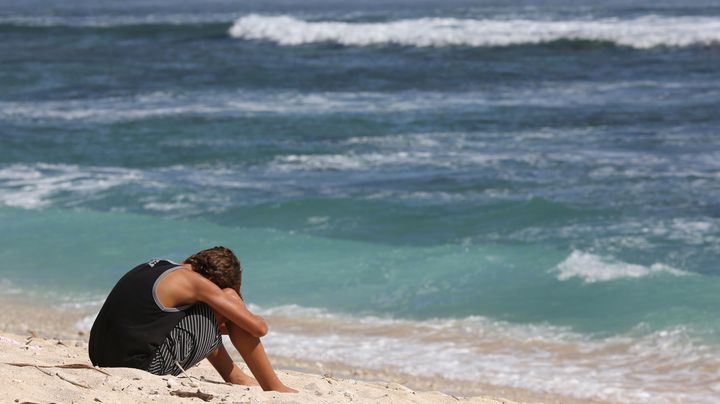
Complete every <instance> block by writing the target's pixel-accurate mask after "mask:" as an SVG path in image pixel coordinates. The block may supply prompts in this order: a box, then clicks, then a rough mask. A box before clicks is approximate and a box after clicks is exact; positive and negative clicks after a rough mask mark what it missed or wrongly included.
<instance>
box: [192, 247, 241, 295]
mask: <svg viewBox="0 0 720 404" xmlns="http://www.w3.org/2000/svg"><path fill="white" fill-rule="evenodd" d="M183 263H184V264H190V265H192V269H193V271H195V272H197V273H199V274H200V275H202V276H204V277H206V278H208V279H209V280H210V281H212V282H213V283H214V284H216V285H218V286H219V287H220V288H221V289H225V288H233V289H235V290H236V291H237V292H238V294H239V293H240V286H241V285H242V268H241V267H240V260H238V258H237V257H236V256H235V254H233V252H232V250H230V249H229V248H226V247H213V248H208V249H207V250H202V251H200V252H197V253H195V254H193V255H191V256H190V257H188V258H187V259H186V260H185V261H183Z"/></svg>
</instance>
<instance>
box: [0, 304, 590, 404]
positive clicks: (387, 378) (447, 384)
mask: <svg viewBox="0 0 720 404" xmlns="http://www.w3.org/2000/svg"><path fill="white" fill-rule="evenodd" d="M0 302H2V303H3V306H4V307H5V310H3V314H2V315H0V333H1V334H2V335H10V336H14V337H8V338H11V339H18V338H23V337H22V336H25V337H27V338H31V339H33V340H35V339H38V340H43V341H49V340H57V341H63V343H69V345H70V346H75V345H78V349H77V350H75V351H74V352H73V355H75V356H76V357H77V359H78V360H79V361H82V362H84V363H90V362H89V360H88V358H87V349H86V346H87V340H88V337H89V333H88V332H85V331H81V330H78V329H77V328H76V323H77V322H78V321H79V320H81V319H83V318H85V317H87V316H88V315H92V314H94V313H95V311H96V309H95V308H84V309H74V308H73V309H71V308H61V307H46V306H40V305H33V304H30V303H27V302H22V303H19V302H17V301H12V300H9V299H8V298H7V297H2V298H0ZM269 321H270V324H271V330H272V321H271V319H269ZM271 332H272V331H271ZM80 346H84V347H85V348H83V349H84V350H82V349H79V347H80ZM226 346H227V344H226ZM228 351H229V352H230V353H231V356H233V359H234V360H236V361H237V362H238V363H239V364H243V365H244V363H243V362H242V359H241V358H240V357H239V355H238V354H237V352H235V351H234V349H228ZM269 356H270V359H271V360H272V363H273V365H274V367H275V368H276V369H277V370H278V371H281V370H282V371H283V372H290V374H293V375H295V374H296V373H297V374H300V375H302V377H310V378H313V380H314V379H315V378H331V379H334V378H341V379H342V380H346V381H347V380H352V381H353V382H355V383H361V384H368V383H369V384H371V385H373V384H378V383H379V384H383V383H384V384H391V385H398V386H407V387H403V388H405V389H408V390H410V389H413V390H415V391H414V392H413V394H414V395H416V394H426V393H431V392H435V393H433V394H436V393H437V394H442V395H443V396H445V397H450V398H452V397H457V398H461V397H465V398H466V399H469V400H475V399H478V400H485V399H486V398H487V397H488V396H490V397H503V399H501V400H502V401H501V402H535V403H537V402H542V403H571V404H572V403H602V401H595V400H583V399H577V398H574V397H571V396H565V395H562V396H561V395H554V394H544V393H541V392H536V391H531V390H527V389H521V388H513V387H508V386H498V385H492V384H487V383H482V382H470V381H464V380H454V379H448V378H443V377H439V376H427V377H423V376H417V375H410V374H407V373H403V372H401V371H398V370H396V369H392V368H389V367H386V368H383V369H371V368H365V367H362V364H358V365H359V366H351V365H349V364H347V363H342V362H333V361H313V360H307V359H298V358H292V357H288V356H281V355H273V354H272V352H270V353H269ZM27 359H29V358H25V359H24V360H22V362H30V361H29V360H27ZM58 359H60V358H58ZM203 362H206V361H203ZM205 365H207V367H208V368H207V369H205V370H208V371H209V374H208V375H205V373H203V375H205V376H204V377H212V373H213V372H214V370H213V369H212V368H211V367H209V364H205ZM3 366H4V365H3ZM200 367H202V366H200ZM205 370H203V372H205ZM147 375H148V377H155V376H152V375H150V374H147ZM296 387H298V386H296ZM299 387H302V386H299ZM439 392H442V393H439ZM438 397H439V396H438ZM22 399H27V397H23V398H22ZM398 399H399V400H401V401H402V400H403V399H401V398H398ZM492 400H494V399H492ZM473 402H475V401H473ZM477 402H485V401H477Z"/></svg>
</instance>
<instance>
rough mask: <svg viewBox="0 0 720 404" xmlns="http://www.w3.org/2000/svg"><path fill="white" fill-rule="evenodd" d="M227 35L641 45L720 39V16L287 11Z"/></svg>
mask: <svg viewBox="0 0 720 404" xmlns="http://www.w3.org/2000/svg"><path fill="white" fill-rule="evenodd" d="M229 34H230V36H232V37H235V38H240V39H248V40H265V41H272V42H276V43H278V44H280V45H301V44H307V43H321V42H331V43H338V44H342V45H347V46H369V45H378V44H397V45H404V46H418V47H428V46H435V47H440V46H472V47H486V46H510V45H519V44H539V43H547V42H553V41H558V40H586V41H603V42H612V43H615V44H617V45H621V46H628V47H632V48H637V49H647V48H652V47H657V46H672V47H683V46H694V45H710V44H718V43H720V18H717V17H662V16H655V15H649V16H643V17H638V18H634V19H618V18H605V19H596V20H590V19H588V20H559V21H552V20H545V21H542V20H529V19H513V20H496V19H458V18H419V19H407V20H396V21H389V22H373V23H364V22H363V23H361V22H341V21H305V20H301V19H298V18H295V17H293V16H289V15H276V16H270V15H257V14H251V15H247V16H243V17H240V18H238V19H237V20H236V21H235V23H234V24H233V26H232V27H231V28H230V30H229Z"/></svg>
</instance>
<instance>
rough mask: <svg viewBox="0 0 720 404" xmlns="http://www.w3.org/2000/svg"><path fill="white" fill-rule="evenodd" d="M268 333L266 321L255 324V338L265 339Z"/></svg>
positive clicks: (261, 320)
mask: <svg viewBox="0 0 720 404" xmlns="http://www.w3.org/2000/svg"><path fill="white" fill-rule="evenodd" d="M267 333H268V325H267V323H266V322H265V320H263V319H260V321H258V322H257V324H255V329H254V330H253V332H252V334H253V337H256V338H260V337H264V336H265V335H267Z"/></svg>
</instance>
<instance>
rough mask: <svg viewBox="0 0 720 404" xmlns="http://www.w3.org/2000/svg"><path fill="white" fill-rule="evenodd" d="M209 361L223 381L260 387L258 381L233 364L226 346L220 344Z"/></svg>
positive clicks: (209, 357)
mask: <svg viewBox="0 0 720 404" xmlns="http://www.w3.org/2000/svg"><path fill="white" fill-rule="evenodd" d="M207 359H208V361H210V363H211V364H212V365H213V367H214V368H215V370H217V372H218V373H219V374H220V376H222V378H223V380H225V381H226V382H228V383H232V384H242V385H245V386H259V385H260V384H259V383H258V382H257V380H255V379H253V378H252V377H250V376H248V375H246V374H245V373H243V371H242V370H240V367H238V365H236V364H235V362H233V360H232V358H230V355H229V354H228V352H227V350H226V349H225V345H223V343H222V342H221V343H220V346H218V347H217V349H216V350H214V351H213V352H212V353H211V354H210V355H209V356H208V357H207Z"/></svg>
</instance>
